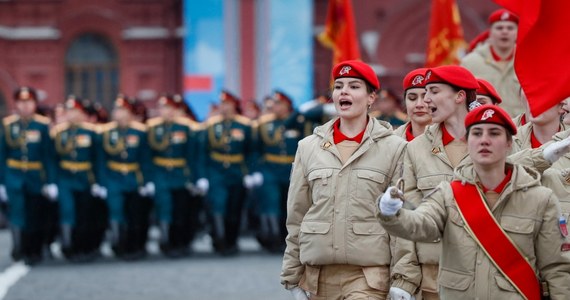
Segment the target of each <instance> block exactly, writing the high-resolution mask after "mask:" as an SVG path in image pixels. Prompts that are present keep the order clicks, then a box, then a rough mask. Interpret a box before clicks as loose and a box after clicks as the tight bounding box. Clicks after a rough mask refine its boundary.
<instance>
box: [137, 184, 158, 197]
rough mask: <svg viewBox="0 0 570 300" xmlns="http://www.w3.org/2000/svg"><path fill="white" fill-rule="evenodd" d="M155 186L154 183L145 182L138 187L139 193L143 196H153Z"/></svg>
mask: <svg viewBox="0 0 570 300" xmlns="http://www.w3.org/2000/svg"><path fill="white" fill-rule="evenodd" d="M154 192H155V188H154V183H152V182H147V183H146V184H145V185H143V186H141V187H139V195H141V196H143V197H147V196H148V197H152V196H154Z"/></svg>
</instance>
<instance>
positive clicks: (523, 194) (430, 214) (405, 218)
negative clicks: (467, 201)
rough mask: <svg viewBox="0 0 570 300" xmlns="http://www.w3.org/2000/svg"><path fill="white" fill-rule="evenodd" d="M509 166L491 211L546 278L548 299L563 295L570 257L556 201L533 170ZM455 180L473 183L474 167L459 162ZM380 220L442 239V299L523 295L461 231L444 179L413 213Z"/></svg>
mask: <svg viewBox="0 0 570 300" xmlns="http://www.w3.org/2000/svg"><path fill="white" fill-rule="evenodd" d="M513 168H514V170H513V174H512V178H511V181H510V182H509V183H508V184H507V185H506V187H505V189H504V190H503V192H502V193H501V195H500V197H499V200H498V202H497V204H496V205H495V207H494V208H493V209H492V212H493V215H494V217H495V218H496V219H497V221H498V222H499V223H500V224H501V227H502V228H503V230H505V232H506V233H507V234H508V235H509V237H510V238H511V240H512V241H513V242H514V243H515V244H516V245H517V247H518V248H519V249H520V250H521V252H522V253H523V255H524V256H525V257H526V258H527V259H528V261H529V262H530V264H531V266H532V267H533V269H534V270H535V271H536V272H537V274H538V273H539V274H540V275H541V278H542V279H543V280H545V281H547V282H548V284H549V287H550V293H551V296H552V299H568V298H569V297H570V284H569V283H570V258H569V257H568V256H563V255H562V254H561V251H560V248H561V245H562V242H563V239H562V237H561V235H560V230H559V228H558V217H559V215H560V206H559V204H558V200H557V199H556V196H554V194H553V193H552V191H551V190H549V189H548V188H545V187H543V186H540V175H539V174H538V173H537V172H536V171H533V170H532V169H527V168H525V167H522V166H520V165H514V166H513ZM455 178H456V179H458V180H461V181H465V182H467V183H470V184H476V174H475V171H474V169H473V165H472V164H471V163H467V164H465V165H463V166H459V167H458V168H457V171H456V172H455ZM380 219H381V221H380V222H381V224H382V226H384V228H385V229H386V230H387V231H388V232H389V233H390V234H393V235H395V236H400V237H403V238H407V239H411V240H417V241H433V240H437V239H442V249H443V250H442V255H441V261H440V273H439V278H438V282H439V295H440V298H441V299H522V297H521V296H520V295H518V294H517V292H516V290H515V289H514V287H513V286H512V285H511V284H510V283H509V282H508V281H507V280H506V279H505V278H504V277H503V275H501V273H500V272H499V270H498V269H497V268H496V267H495V266H494V264H493V263H492V262H491V260H490V259H489V258H488V257H487V255H486V254H485V253H484V251H483V249H482V248H481V247H480V246H479V245H478V244H477V242H476V241H475V240H474V239H473V238H472V237H471V235H470V234H469V233H468V232H467V231H466V229H465V227H464V225H465V224H464V222H463V220H462V218H461V216H460V214H459V212H458V209H457V206H456V203H455V199H454V196H453V192H452V190H451V186H450V184H449V183H448V182H443V183H441V184H440V185H438V187H437V189H436V190H435V191H434V192H433V193H432V194H430V195H429V196H428V197H427V198H426V200H425V201H424V202H422V204H421V205H420V206H419V207H418V208H417V209H416V210H415V211H411V210H406V209H402V210H400V212H399V213H398V214H397V216H394V217H385V216H381V217H380Z"/></svg>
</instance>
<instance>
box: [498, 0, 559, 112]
mask: <svg viewBox="0 0 570 300" xmlns="http://www.w3.org/2000/svg"><path fill="white" fill-rule="evenodd" d="M495 2H497V4H499V5H502V6H504V7H505V8H506V9H508V10H510V11H512V12H513V13H515V14H517V15H518V16H519V28H518V36H517V48H516V51H515V72H516V74H517V77H518V79H519V81H520V84H521V86H522V88H523V90H524V92H525V94H526V97H527V99H528V104H529V108H530V112H531V114H532V115H533V116H538V115H540V114H541V113H543V112H544V111H546V110H547V109H549V108H551V107H552V106H554V105H556V104H558V103H560V102H561V101H562V100H564V99H565V98H567V97H569V96H570V72H569V71H568V70H569V69H570V56H569V54H570V39H569V38H568V37H569V36H570V26H568V21H567V14H568V11H569V10H570V1H568V0H527V1H520V0H495Z"/></svg>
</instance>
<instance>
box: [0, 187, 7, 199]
mask: <svg viewBox="0 0 570 300" xmlns="http://www.w3.org/2000/svg"><path fill="white" fill-rule="evenodd" d="M0 202H8V194H7V193H6V186H5V185H3V184H0Z"/></svg>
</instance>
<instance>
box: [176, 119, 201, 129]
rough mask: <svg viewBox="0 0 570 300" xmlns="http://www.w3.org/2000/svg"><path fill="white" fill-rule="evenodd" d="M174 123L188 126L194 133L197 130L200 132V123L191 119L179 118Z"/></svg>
mask: <svg viewBox="0 0 570 300" xmlns="http://www.w3.org/2000/svg"><path fill="white" fill-rule="evenodd" d="M174 122H175V123H178V124H182V125H185V126H188V127H190V129H192V130H193V131H197V130H199V128H200V123H198V122H196V121H194V120H191V119H189V118H186V117H178V118H175V119H174Z"/></svg>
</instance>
